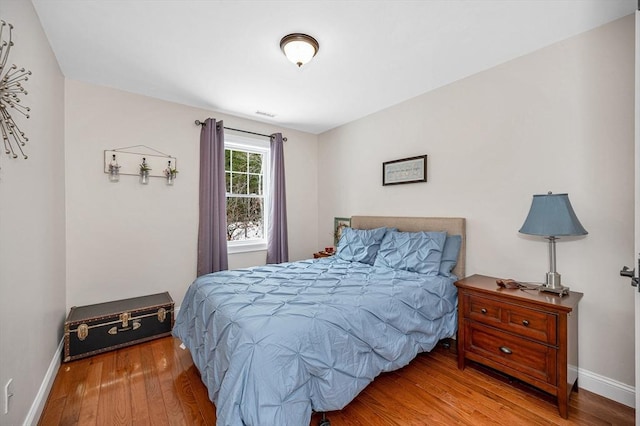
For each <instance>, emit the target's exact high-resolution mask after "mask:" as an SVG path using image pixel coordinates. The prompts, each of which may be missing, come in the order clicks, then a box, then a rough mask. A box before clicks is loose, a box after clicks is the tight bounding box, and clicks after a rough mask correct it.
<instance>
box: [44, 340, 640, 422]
mask: <svg viewBox="0 0 640 426" xmlns="http://www.w3.org/2000/svg"><path fill="white" fill-rule="evenodd" d="M179 345H180V342H179V341H178V340H177V339H173V338H171V337H167V338H163V339H159V340H154V341H151V342H147V343H144V344H141V345H136V346H131V347H129V348H125V349H121V350H118V351H114V352H108V353H105V354H101V355H97V356H94V357H91V358H86V359H82V360H78V361H74V362H70V363H66V364H62V365H61V366H60V369H59V371H58V374H57V376H56V379H55V382H54V384H53V387H52V389H51V393H50V394H49V398H48V400H47V404H46V406H45V409H44V412H43V414H42V416H41V419H40V422H39V424H40V425H45V426H48V425H56V426H57V425H63V426H68V425H109V426H111V425H154V426H159V425H215V422H216V415H215V407H214V405H213V404H212V403H211V402H210V401H209V399H208V397H207V390H206V388H205V387H204V385H203V384H202V382H201V381H200V376H199V374H198V371H197V369H196V368H195V367H194V365H193V363H192V361H191V355H190V354H189V351H187V350H182V349H180V347H179ZM480 368H481V367H477V368H474V367H467V368H466V369H465V370H464V371H460V370H458V368H457V363H456V358H455V356H454V354H452V353H450V352H449V351H448V350H447V349H445V348H444V347H438V348H436V349H434V350H433V351H432V352H431V353H426V354H421V355H419V356H418V357H417V358H416V359H415V360H414V361H412V362H411V363H410V364H409V365H408V366H406V367H404V368H402V369H401V370H398V371H395V372H391V373H384V374H382V375H380V376H379V377H378V378H376V380H375V381H374V382H373V383H372V384H370V385H369V386H368V387H367V388H366V389H365V390H364V391H363V392H361V393H360V395H358V397H356V399H354V400H353V401H352V402H351V403H350V404H349V405H348V406H347V407H345V408H344V409H343V410H341V411H334V412H329V413H327V418H328V419H329V420H330V421H331V425H332V426H343V425H345V426H346V425H349V426H351V425H451V424H462V425H509V426H511V425H554V424H555V425H633V424H634V418H635V410H634V409H632V408H629V407H626V406H624V405H621V404H618V403H616V402H613V401H611V400H608V399H605V398H603V397H600V396H598V395H595V394H593V393H591V392H588V391H585V390H580V392H578V393H576V392H574V393H573V394H572V396H571V402H570V408H569V419H568V420H564V419H562V418H561V417H560V416H559V414H558V410H557V407H556V405H555V404H554V403H553V399H552V398H550V397H549V396H548V395H545V394H541V393H539V392H536V391H535V390H533V389H531V388H528V387H526V386H525V385H522V384H520V383H518V382H515V383H511V384H510V383H509V382H508V379H507V378H505V377H501V376H498V375H497V374H495V373H492V372H489V371H487V372H483V371H484V370H483V371H481V370H480ZM487 373H489V374H487ZM319 420H320V415H319V414H317V413H316V414H314V415H313V417H312V421H311V425H314V426H315V425H317V424H318V421H319ZM263 426H285V425H263ZM287 426H288V425H287ZM293 426H295V425H293Z"/></svg>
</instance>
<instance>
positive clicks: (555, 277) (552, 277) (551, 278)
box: [540, 272, 569, 296]
mask: <svg viewBox="0 0 640 426" xmlns="http://www.w3.org/2000/svg"><path fill="white" fill-rule="evenodd" d="M560 281H561V279H560V274H559V273H557V272H547V280H546V282H545V283H544V284H542V285H541V286H540V291H548V292H550V293H556V294H559V295H561V296H562V295H564V294H569V287H564V286H563V285H562V284H560Z"/></svg>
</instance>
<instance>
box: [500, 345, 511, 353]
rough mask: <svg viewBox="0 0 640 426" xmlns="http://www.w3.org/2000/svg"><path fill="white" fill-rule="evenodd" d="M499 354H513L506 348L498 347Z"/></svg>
mask: <svg viewBox="0 0 640 426" xmlns="http://www.w3.org/2000/svg"><path fill="white" fill-rule="evenodd" d="M500 352H502V353H503V354H507V355H511V354H512V353H513V352H512V351H511V349H509V348H508V347H506V346H500Z"/></svg>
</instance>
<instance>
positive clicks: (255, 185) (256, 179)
mask: <svg viewBox="0 0 640 426" xmlns="http://www.w3.org/2000/svg"><path fill="white" fill-rule="evenodd" d="M249 194H255V195H262V188H261V187H260V175H249Z"/></svg>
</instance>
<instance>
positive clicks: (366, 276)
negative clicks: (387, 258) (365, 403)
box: [173, 257, 457, 426]
mask: <svg viewBox="0 0 640 426" xmlns="http://www.w3.org/2000/svg"><path fill="white" fill-rule="evenodd" d="M454 279H455V278H445V277H441V276H426V275H422V274H418V273H414V272H407V271H399V270H393V269H387V268H379V267H377V268H376V267H373V266H370V265H367V264H364V263H359V262H347V261H343V260H340V259H337V258H335V257H332V258H324V259H318V260H307V261H300V262H293V263H283V264H279V265H267V266H261V267H254V268H250V269H242V270H235V271H222V272H217V273H213V274H208V275H204V276H201V277H199V278H198V279H197V280H196V281H194V282H193V284H192V285H191V286H190V287H189V289H188V291H187V293H186V295H185V298H184V301H183V302H182V305H181V307H180V311H179V313H178V316H177V318H176V323H175V326H174V329H173V334H174V335H175V336H176V337H178V338H179V339H180V340H182V342H183V343H184V344H185V345H186V346H187V348H189V350H190V351H191V355H192V357H193V361H194V363H195V365H196V366H197V368H198V370H200V373H201V376H202V380H203V382H204V383H205V384H206V386H207V388H208V390H209V398H210V399H211V400H212V401H213V402H214V403H215V405H216V410H217V411H216V412H217V419H218V420H217V421H218V425H254V426H258V425H260V426H270V425H292V426H297V425H308V424H309V422H310V417H311V411H312V410H314V411H330V410H337V409H341V408H343V407H344V406H345V405H347V404H348V403H349V402H350V401H351V400H352V399H353V398H354V397H355V396H356V395H357V394H358V393H359V392H360V391H361V390H362V389H364V388H365V386H367V384H369V383H370V382H371V381H372V380H373V379H374V378H375V377H376V376H377V375H378V374H380V373H381V372H383V371H391V370H395V369H398V368H400V367H402V366H404V365H406V364H408V363H409V361H411V360H412V359H413V358H414V357H415V356H416V354H417V353H419V352H424V351H429V350H431V349H432V348H433V347H434V346H435V345H436V343H437V342H438V340H440V339H442V338H445V337H451V336H453V335H454V333H455V331H456V304H457V300H456V289H455V286H454V285H453V284H452V282H453V280H454Z"/></svg>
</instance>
